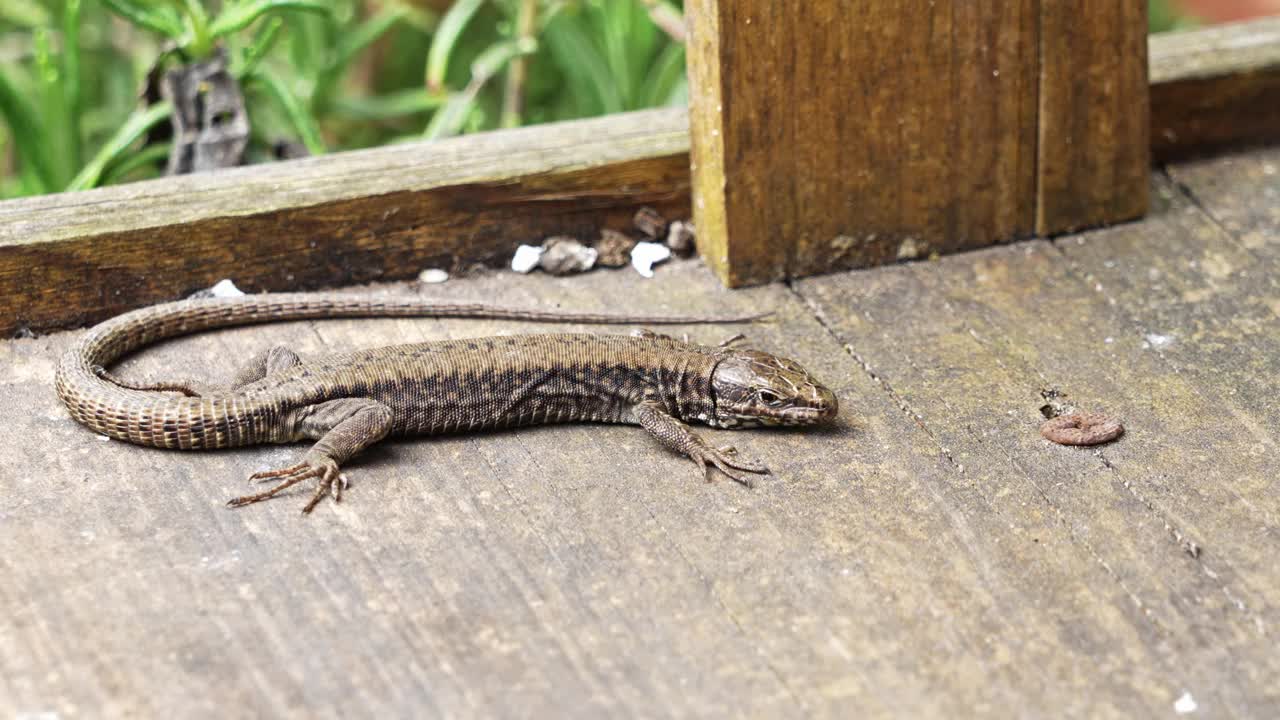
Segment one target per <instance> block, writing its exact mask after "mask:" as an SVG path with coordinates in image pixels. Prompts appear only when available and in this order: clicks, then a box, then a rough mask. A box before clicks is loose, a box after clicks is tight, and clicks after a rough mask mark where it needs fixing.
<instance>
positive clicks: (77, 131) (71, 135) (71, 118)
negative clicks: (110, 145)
mask: <svg viewBox="0 0 1280 720" xmlns="http://www.w3.org/2000/svg"><path fill="white" fill-rule="evenodd" d="M62 78H63V81H62V89H63V106H64V107H65V109H66V113H67V125H68V127H67V154H68V155H69V156H70V157H69V158H68V163H69V164H70V166H71V167H73V168H78V167H80V164H81V163H82V162H83V161H84V149H83V147H82V145H81V127H80V118H81V116H82V112H81V111H82V107H81V105H82V103H81V97H82V96H81V91H80V83H81V82H82V80H83V79H82V78H81V76H80V0H66V4H65V5H64V6H63V11H62Z"/></svg>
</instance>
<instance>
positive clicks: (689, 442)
mask: <svg viewBox="0 0 1280 720" xmlns="http://www.w3.org/2000/svg"><path fill="white" fill-rule="evenodd" d="M631 412H632V415H633V416H634V417H635V419H636V422H638V423H640V426H641V427H643V428H644V429H645V430H648V431H649V434H650V435H652V436H653V437H655V438H657V440H658V442H660V443H662V444H663V445H666V446H667V447H668V448H671V449H672V450H675V451H676V452H678V453H681V454H683V455H687V456H688V457H689V459H690V460H692V461H694V462H695V463H697V465H698V467H699V468H700V469H701V470H702V472H703V474H704V475H706V471H707V464H708V463H710V464H711V465H714V466H715V467H716V468H718V469H719V470H720V472H722V473H724V474H725V475H728V476H729V477H731V478H733V479H734V480H737V481H738V482H740V483H742V484H743V485H746V486H747V487H751V485H752V480H751V477H750V476H749V475H744V474H742V472H738V471H739V470H741V471H744V472H749V473H767V472H769V469H768V468H766V467H765V466H764V465H763V464H761V463H758V462H754V461H751V460H743V459H741V458H738V457H736V455H737V450H735V449H734V448H733V447H732V446H728V447H722V448H713V447H711V446H710V445H708V444H707V441H706V440H703V439H702V437H701V436H699V435H698V434H697V433H695V432H694V431H693V430H691V429H690V428H689V426H688V425H686V424H684V423H683V422H681V421H680V420H679V419H677V418H675V417H673V416H672V415H671V414H670V413H668V412H667V411H666V410H665V409H664V408H663V407H662V406H661V405H659V404H658V403H656V402H650V401H645V402H641V403H639V404H637V405H636V406H635V407H634V408H633V409H632V411H631ZM709 481H710V478H708V482H709Z"/></svg>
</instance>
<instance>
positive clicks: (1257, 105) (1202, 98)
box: [1150, 18, 1280, 161]
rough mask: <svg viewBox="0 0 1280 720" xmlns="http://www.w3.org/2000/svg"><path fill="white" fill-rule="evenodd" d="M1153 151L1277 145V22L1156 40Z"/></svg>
mask: <svg viewBox="0 0 1280 720" xmlns="http://www.w3.org/2000/svg"><path fill="white" fill-rule="evenodd" d="M1150 48H1151V151H1152V154H1153V155H1154V156H1155V159H1156V160H1162V161H1171V160H1177V159H1179V158H1184V157H1187V156H1190V155H1203V154H1206V153H1210V152H1214V151H1219V150H1222V149H1224V148H1228V147H1239V146H1242V145H1252V144H1260V143H1274V142H1277V141H1280V18H1264V19H1261V20H1255V21H1252V22H1247V23H1239V24H1234V25H1220V26H1214V27H1207V28H1203V29H1200V30H1196V31H1193V32H1179V33H1161V34H1158V35H1152V36H1151V42H1150Z"/></svg>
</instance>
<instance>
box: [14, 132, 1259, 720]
mask: <svg viewBox="0 0 1280 720" xmlns="http://www.w3.org/2000/svg"><path fill="white" fill-rule="evenodd" d="M1276 161H1277V158H1276V157H1274V154H1272V155H1260V156H1256V157H1255V156H1239V157H1233V158H1227V159H1223V160H1219V161H1214V162H1212V163H1207V162H1206V163H1196V164H1192V165H1186V166H1176V167H1174V168H1173V169H1171V173H1173V175H1174V177H1176V178H1177V180H1178V183H1180V184H1181V187H1179V185H1175V184H1174V183H1172V182H1168V181H1167V180H1164V179H1159V180H1158V181H1157V183H1156V187H1155V193H1154V195H1153V197H1155V198H1156V203H1155V209H1154V212H1153V214H1152V216H1151V217H1149V218H1147V219H1146V220H1144V221H1142V222H1140V223H1133V224H1130V225H1125V226H1120V227H1116V228H1110V229H1107V230H1103V231H1098V232H1095V233H1090V234H1088V235H1084V236H1071V237H1065V238H1060V239H1058V240H1056V241H1054V242H1052V243H1048V242H1043V241H1037V242H1029V243H1022V244H1018V245H1014V246H1009V247H1004V248H997V249H990V250H983V251H978V252H974V253H965V254H960V255H954V256H950V257H947V258H943V259H941V260H939V261H936V262H925V263H911V264H905V265H897V266H893V267H890V268H880V269H876V270H873V271H862V272H855V273H844V274H835V275H830V276H827V277H824V278H816V279H812V280H806V281H803V282H798V283H796V284H795V286H794V289H792V288H789V287H786V286H782V285H770V286H765V287H759V288H751V289H747V290H742V291H733V292H730V291H728V290H725V289H724V288H723V287H721V286H720V285H719V283H717V282H716V281H715V279H714V278H713V277H712V275H711V274H710V273H709V272H708V271H707V270H706V269H705V268H704V267H702V266H700V265H699V264H697V263H692V262H680V263H675V264H672V265H667V266H663V267H662V268H661V269H660V270H659V272H658V277H657V278H655V279H654V280H643V279H640V278H639V277H638V276H635V275H633V274H631V273H627V272H620V273H595V274H591V275H586V276H579V277H574V278H566V279H552V278H546V277H542V276H516V275H512V274H510V273H502V274H494V275H490V276H487V277H477V278H468V279H462V280H458V281H452V282H450V283H449V285H448V286H446V288H445V289H444V290H445V291H447V293H448V294H449V296H450V297H453V298H456V299H459V300H471V299H486V300H496V301H501V302H504V303H511V304H528V305H534V304H547V303H558V304H564V305H572V306H574V307H580V308H583V309H596V310H606V309H609V308H614V307H617V303H618V301H619V300H618V299H619V298H620V297H623V298H626V301H627V303H628V305H629V306H631V307H643V308H646V309H651V310H653V311H661V312H669V311H673V310H685V311H700V310H701V311H708V310H713V309H714V310H717V311H724V312H744V311H749V310H761V309H771V310H775V311H776V313H777V315H776V318H775V320H774V321H773V322H769V323H764V324H761V325H758V326H752V327H750V328H747V329H746V332H747V334H748V336H749V337H748V343H749V344H751V345H754V346H757V347H761V348H762V349H765V350H770V351H774V352H783V353H785V354H787V355H790V356H792V357H794V358H795V359H796V360H798V361H799V362H801V363H802V364H804V365H805V366H807V367H809V368H810V369H811V370H812V371H813V372H814V373H815V374H816V375H817V376H818V377H820V378H822V379H823V380H825V381H826V382H827V383H828V384H830V385H831V386H832V387H833V388H834V389H835V390H836V392H837V394H838V396H839V398H840V402H841V416H840V421H839V423H838V424H837V425H835V426H834V427H832V428H829V429H826V430H817V431H812V430H808V431H804V430H801V431H784V430H780V431H773V430H761V431H744V432H718V431H705V432H706V434H707V436H708V438H709V439H710V440H711V441H712V442H714V443H716V444H724V443H729V442H732V443H733V444H735V445H736V446H737V447H738V448H739V449H740V451H741V452H742V453H743V454H744V455H748V456H751V457H758V458H760V459H762V460H764V461H765V462H766V463H767V464H768V465H769V466H770V467H771V468H772V469H773V472H774V475H773V477H771V478H768V479H766V480H765V481H763V482H761V483H760V484H759V485H758V487H757V488H756V489H754V490H750V491H748V490H745V489H743V488H740V487H738V486H736V485H734V484H731V483H726V482H723V481H721V482H715V483H704V482H702V481H701V480H700V479H699V478H698V477H697V473H696V471H695V470H694V468H693V466H692V464H691V463H689V462H688V461H687V460H685V459H683V458H679V457H676V456H674V455H672V454H670V453H668V452H666V451H665V450H663V449H662V448H661V447H659V446H657V445H656V444H655V443H653V442H652V441H651V440H650V439H649V438H648V437H647V436H645V434H644V433H643V432H642V431H640V430H639V429H637V428H633V427H623V426H591V425H573V426H561V427H547V428H534V429H528V430H522V431H515V432H503V433H488V434H483V435H463V436H453V437H444V438H427V439H406V440H402V441H396V442H388V443H385V444H383V445H382V446H380V447H379V448H378V449H376V450H374V451H372V452H369V453H367V454H366V455H364V456H363V457H362V458H361V459H360V460H359V461H358V462H356V463H354V464H353V465H352V466H351V468H350V477H351V479H352V483H353V485H352V487H351V489H350V491H349V492H348V494H347V496H346V500H345V501H344V502H343V503H342V504H341V505H340V506H326V507H325V508H323V509H322V512H318V513H317V514H315V515H314V516H312V517H310V518H305V519H304V518H301V517H299V515H298V508H299V506H300V504H301V503H302V502H303V501H304V499H305V491H299V492H298V493H297V494H295V495H293V496H291V497H290V498H287V499H283V500H280V501H276V502H272V503H266V504H263V505H260V506H256V507H254V508H250V509H247V510H242V511H230V510H227V509H225V508H223V507H222V506H221V503H222V502H223V501H225V499H226V498H227V497H229V496H231V495H235V494H239V493H240V492H243V487H244V486H243V485H242V482H243V478H244V477H245V476H247V475H248V474H249V473H251V472H253V471H256V470H260V469H264V468H266V467H270V466H273V465H278V464H281V463H283V462H285V461H287V460H288V459H289V458H291V457H293V456H294V454H295V453H297V452H298V451H299V449H300V448H299V447H292V446H290V447H259V448H246V449H243V450H235V451H228V452H216V453H180V452H172V451H162V450H152V449H147V448H139V447H134V446H129V445H125V444H122V443H117V442H110V441H106V442H104V441H102V440H100V439H99V438H98V437H96V436H95V435H94V434H93V433H90V432H87V431H86V430H85V429H84V428H82V427H80V426H78V425H76V424H75V423H73V422H72V421H71V420H70V419H69V418H68V417H67V416H66V414H65V412H64V411H63V410H62V409H61V408H60V407H59V406H58V404H57V400H56V398H55V396H54V394H53V393H52V392H51V390H50V388H49V385H48V383H49V377H50V376H51V375H52V367H53V364H54V362H56V359H57V357H58V355H59V353H60V352H62V351H63V350H64V349H65V348H66V347H67V346H69V344H70V343H71V342H72V341H73V340H74V338H75V337H76V333H64V334H56V335H51V336H47V337H42V338H38V339H34V340H12V341H5V342H0V378H2V379H0V384H2V385H3V388H4V392H0V419H3V420H4V422H5V423H6V425H5V426H6V427H7V428H8V429H9V431H10V433H11V434H12V435H13V436H14V437H20V438H23V442H19V443H9V444H7V445H5V446H4V447H3V448H0V478H2V479H0V487H3V492H0V523H2V524H3V527H4V532H0V576H3V577H4V578H5V579H6V581H5V582H4V583H0V606H3V607H4V608H6V612H5V613H4V615H3V618H2V619H0V666H3V667H4V668H5V672H4V673H0V715H4V716H11V715H14V716H16V715H20V714H23V713H40V712H58V713H60V714H61V715H63V716H66V717H71V716H75V715H78V714H84V713H86V712H88V710H86V709H91V710H92V713H91V714H93V715H95V716H103V717H137V716H170V715H174V714H181V715H183V716H185V717H220V716H225V715H226V713H227V711H228V708H234V709H235V712H240V713H243V714H246V715H256V716H272V717H285V718H287V717H315V716H320V717H326V716H329V717H340V716H350V715H353V714H354V715H364V714H372V715H378V716H407V715H412V716H415V717H458V716H484V717H510V716H531V715H532V716H547V717H602V716H607V717H629V716H644V717H650V716H663V717H728V716H767V717H833V718H834V717H846V716H847V715H848V709H849V708H850V707H856V708H858V710H859V713H860V714H862V715H865V716H868V717H902V716H904V715H906V716H910V717H922V718H933V717H938V718H941V717H952V716H954V715H955V713H956V709H957V708H963V709H964V711H965V712H966V713H967V714H972V715H984V716H1006V715H1014V716H1044V715H1053V716H1061V717H1152V716H1161V715H1171V714H1173V713H1172V709H1173V705H1174V703H1175V702H1176V701H1177V700H1178V699H1179V698H1180V697H1182V696H1183V694H1184V693H1189V694H1191V696H1192V697H1193V698H1194V700H1195V701H1196V702H1197V704H1198V706H1199V708H1200V709H1201V711H1202V712H1203V713H1204V714H1206V715H1214V716H1217V715H1222V716H1228V717H1270V716H1274V715H1275V714H1276V710H1277V708H1280V696H1278V695H1277V691H1276V686H1275V683H1274V682H1273V681H1272V679H1273V678H1274V677H1275V676H1276V673H1277V672H1280V664H1278V661H1277V656H1276V654H1275V652H1274V642H1273V636H1274V633H1275V626H1276V623H1277V622H1280V591H1278V588H1280V572H1278V571H1277V568H1276V564H1275V563H1274V562H1273V558H1274V555H1275V547H1274V546H1275V538H1276V537H1277V535H1276V518H1278V517H1280V492H1277V489H1276V486H1275V483H1274V481H1273V479H1274V478H1275V477H1276V476H1277V474H1278V473H1280V466H1278V465H1277V460H1276V458H1277V457H1280V453H1277V448H1276V444H1277V435H1276V432H1275V430H1274V428H1275V427H1277V424H1280V423H1278V421H1280V407H1277V406H1276V404H1275V401H1274V398H1275V397H1277V396H1278V393H1277V388H1276V387H1275V386H1276V380H1275V378H1276V377H1280V369H1278V368H1276V367H1275V364H1276V358H1278V357H1280V353H1278V352H1276V350H1275V345H1276V342H1277V341H1276V339H1275V337H1274V335H1275V334H1274V333H1273V332H1270V329H1271V328H1272V327H1274V316H1272V317H1271V318H1270V320H1269V322H1268V316H1267V315H1266V313H1267V312H1272V308H1273V307H1280V305H1277V304H1276V303H1277V302H1278V301H1277V292H1276V288H1275V286H1274V283H1272V282H1271V280H1270V278H1272V277H1274V275H1275V272H1273V270H1274V269H1275V267H1276V264H1277V263H1280V253H1276V252H1274V247H1273V246H1274V244H1275V243H1274V242H1272V241H1273V239H1274V232H1273V229H1274V227H1275V224H1274V223H1275V221H1274V218H1273V216H1272V213H1273V212H1274V207H1273V205H1274V203H1271V202H1270V201H1269V200H1268V198H1269V197H1270V196H1271V194H1273V193H1274V190H1275V186H1274V181H1272V180H1269V179H1268V178H1272V177H1273V176H1274V173H1272V174H1271V175H1268V174H1267V172H1268V170H1267V168H1268V167H1272V166H1273V165H1274V164H1275V162H1276ZM1184 188H1185V189H1184ZM1187 193H1191V194H1190V195H1188V194H1187ZM1202 207H1203V208H1204V209H1201V208H1202ZM1152 271H1155V272H1152ZM398 291H399V292H420V291H421V289H419V288H413V287H402V288H398ZM575 329H576V328H575ZM583 329H590V328H583ZM529 330H530V327H529V326H527V325H520V324H515V323H501V322H487V321H481V322H477V321H463V320H427V319H403V320H386V321H369V320H353V321H331V322H298V323H288V324H282V325H277V326H272V327H270V328H263V327H258V328H238V329H232V330H227V331H223V332H218V333H209V334H205V335H199V336H195V337H190V338H182V339H178V340H175V341H173V342H170V343H166V344H165V345H163V346H161V347H158V348H155V349H153V350H150V351H147V352H144V353H142V354H140V355H138V356H136V357H134V358H131V359H129V360H128V361H126V362H125V363H124V364H123V367H121V368H119V372H121V374H123V375H124V376H126V377H131V378H137V379H143V378H150V379H158V378H163V377H169V376H171V375H172V374H173V373H174V372H178V371H180V372H182V373H187V374H195V375H204V376H214V377H221V378H224V379H225V378H228V377H229V376H230V375H231V374H232V372H233V370H234V365H235V364H236V361H235V360H234V358H238V357H245V356H248V355H251V354H253V353H255V352H259V351H262V350H265V349H266V348H268V347H271V346H272V345H276V344H281V343H283V344H286V345H289V346H291V347H294V348H296V349H298V350H299V351H300V352H301V353H302V354H303V355H304V357H305V356H306V355H308V354H311V353H317V352H327V351H338V350H347V349H351V348H354V347H369V346H374V345H379V344H384V343H390V342H408V341H418V340H423V339H431V338H446V337H460V336H467V335H480V334H491V333H499V332H525V331H529ZM683 330H684V329H682V328H676V329H674V332H675V333H677V334H679V333H681V332H683ZM612 331H617V330H612ZM688 331H689V332H690V333H691V334H692V336H693V338H694V339H697V340H699V341H702V342H708V343H715V342H718V341H719V340H721V339H723V337H724V336H725V335H727V334H729V333H731V332H733V330H729V329H725V328H715V327H691V328H688ZM1153 334H1154V335H1165V336H1168V337H1169V338H1172V340H1171V341H1168V342H1166V341H1162V340H1159V339H1156V340H1154V343H1155V344H1153V340H1152V339H1151V338H1150V337H1148V336H1149V335H1153ZM1108 340H1110V341H1108ZM1233 349H1238V351H1234V352H1233ZM179 369H180V370H179ZM1046 388H1056V389H1058V390H1060V391H1062V392H1065V393H1066V396H1067V399H1068V400H1069V401H1071V402H1073V403H1077V404H1079V405H1081V406H1085V407H1087V408H1089V409H1097V410H1103V411H1106V412H1108V413H1112V414H1115V415H1117V416H1118V417H1120V418H1121V419H1122V420H1123V421H1124V422H1125V423H1126V425H1127V426H1128V428H1129V432H1128V433H1126V435H1125V436H1124V437H1123V438H1122V439H1121V440H1119V441H1118V442H1116V443H1114V444H1112V445H1108V446H1104V447H1101V448H1099V449H1097V450H1096V451H1095V450H1080V449H1074V448H1064V447H1059V446H1056V445H1053V444H1051V443H1049V442H1047V441H1045V440H1043V439H1042V438H1040V436H1039V434H1038V431H1037V430H1038V427H1039V422H1040V419H1041V415H1040V412H1039V409H1038V408H1039V406H1040V405H1041V404H1043V402H1044V401H1043V398H1042V396H1041V391H1042V390H1043V389H1046ZM1190 543H1194V544H1195V545H1196V547H1197V548H1198V550H1199V552H1198V554H1196V555H1195V556H1193V555H1192V553H1190V552H1188V548H1189V544H1190ZM104 618H106V619H109V621H106V620H104ZM210 688H216V692H215V691H211V690H210Z"/></svg>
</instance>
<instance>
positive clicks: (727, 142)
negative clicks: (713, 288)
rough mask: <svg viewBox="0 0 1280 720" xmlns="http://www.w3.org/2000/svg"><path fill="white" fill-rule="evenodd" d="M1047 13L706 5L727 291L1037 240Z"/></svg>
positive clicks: (695, 22) (700, 134)
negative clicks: (1040, 48) (1039, 89)
mask: <svg viewBox="0 0 1280 720" xmlns="http://www.w3.org/2000/svg"><path fill="white" fill-rule="evenodd" d="M1037 6H1038V4H1037V3H1035V2H1031V1H1030V0H1019V2H1014V3H972V2H961V1H959V0H954V1H953V0H944V1H942V2H926V1H925V0H918V1H913V2H909V3H899V2H887V1H880V0H877V1H876V2H869V3H862V4H860V5H858V6H857V8H856V9H851V8H850V6H847V5H845V4H840V3H826V2H819V3H798V4H797V3H790V2H781V1H780V0H751V1H745V2H728V1H727V0H696V1H693V2H689V3H687V4H686V9H687V13H688V16H689V19H690V22H691V28H692V43H691V45H690V48H689V69H690V81H691V94H690V100H691V105H690V126H691V129H692V135H693V139H692V153H693V187H694V200H693V204H694V213H695V218H696V219H697V223H698V228H699V234H700V235H699V237H700V241H701V242H702V243H704V245H703V246H702V253H703V256H704V257H705V258H707V260H708V262H709V263H710V264H711V265H712V267H713V268H715V270H716V272H717V274H718V275H719V276H720V277H721V278H722V279H723V280H725V281H726V282H727V283H729V284H730V285H741V284H746V283H755V282H763V281H767V280H773V279H777V278H781V277H788V276H797V275H808V274H812V273H815V272H826V271H831V270H833V269H837V268H842V267H859V266H865V265H873V264H879V263H883V262H889V261H893V260H896V259H900V258H904V257H922V256H927V255H928V254H930V253H931V252H934V251H939V252H946V251H951V250H956V249H959V248H969V247H976V246H981V245H986V244H989V243H991V242H994V241H996V240H998V239H1008V238H1012V237H1018V236H1022V235H1026V234H1029V233H1030V232H1031V231H1032V229H1033V224H1034V220H1035V218H1034V203H1035V162H1036V150H1035V144H1036V134H1035V118H1036V105H1035V97H1036V83H1037V68H1036V67H1035V65H1034V63H1032V62H1029V61H1028V58H1033V57H1034V56H1035V49H1036V47H1037V45H1038V41H1037V32H1038V31H1037V27H1038V21H1037V20H1038V19H1037V15H1036V8H1037Z"/></svg>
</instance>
